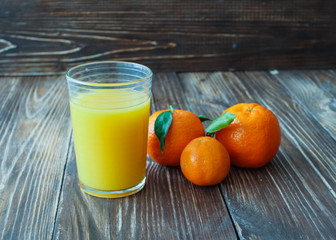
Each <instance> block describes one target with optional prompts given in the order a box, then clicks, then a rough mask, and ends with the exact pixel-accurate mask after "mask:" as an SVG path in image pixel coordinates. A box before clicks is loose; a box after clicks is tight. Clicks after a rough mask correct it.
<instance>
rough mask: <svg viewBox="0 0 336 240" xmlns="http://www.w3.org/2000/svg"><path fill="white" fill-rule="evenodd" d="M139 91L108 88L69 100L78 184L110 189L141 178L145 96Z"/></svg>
mask: <svg viewBox="0 0 336 240" xmlns="http://www.w3.org/2000/svg"><path fill="white" fill-rule="evenodd" d="M144 95H145V93H143V92H133V91H130V90H127V89H114V90H105V91H100V92H95V93H92V94H81V96H80V97H79V98H76V99H75V100H73V99H70V110H71V118H72V124H73V133H74V140H75V151H76V159H77V160H76V161H77V169H78V178H79V181H80V183H81V184H82V185H84V186H86V187H89V188H91V189H97V190H99V191H116V190H123V189H128V188H131V187H133V186H136V185H137V184H139V183H140V182H141V181H143V180H144V179H145V174H146V157H147V153H146V144H147V131H148V117H149V109H150V98H149V97H147V96H144ZM112 102H113V105H112V104H111V103H112ZM84 191H85V188H84ZM96 195H97V196H99V194H96Z"/></svg>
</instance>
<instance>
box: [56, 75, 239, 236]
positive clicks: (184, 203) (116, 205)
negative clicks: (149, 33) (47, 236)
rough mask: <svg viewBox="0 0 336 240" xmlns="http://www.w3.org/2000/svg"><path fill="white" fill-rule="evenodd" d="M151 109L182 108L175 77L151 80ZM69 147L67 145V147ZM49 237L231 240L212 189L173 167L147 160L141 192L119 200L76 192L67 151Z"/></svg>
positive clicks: (226, 219)
mask: <svg viewBox="0 0 336 240" xmlns="http://www.w3.org/2000/svg"><path fill="white" fill-rule="evenodd" d="M153 89H155V91H153V104H152V111H156V110H157V109H163V108H167V107H168V106H169V104H172V105H174V106H175V107H176V108H183V109H185V108H186V107H187V106H186V105H185V99H183V97H181V96H182V89H181V86H180V85H179V81H178V79H177V77H176V74H173V73H171V74H157V75H155V76H154V80H153ZM72 146H73V145H72ZM54 238H55V239H221V238H225V239H237V236H236V233H235V229H234V227H233V225H232V222H231V219H230V216H229V214H228V212H227V209H226V205H225V202H224V201H223V198H222V196H221V193H220V189H219V187H218V186H214V187H209V188H206V187H196V186H194V185H193V184H191V183H190V182H188V180H186V179H185V178H184V177H183V175H182V172H181V171H180V169H179V168H176V167H164V166H161V165H158V164H156V163H155V162H153V161H152V160H151V159H148V160H147V183H146V186H145V188H144V189H142V190H141V191H140V192H139V193H137V194H135V195H132V196H130V197H126V198H121V199H111V200H106V199H99V198H95V197H91V196H88V195H86V194H84V193H82V192H81V190H80V189H79V186H78V183H77V172H76V164H75V154H74V150H73V147H72V148H71V153H70V155H69V160H68V165H67V169H66V171H65V179H64V185H63V189H62V195H61V198H60V204H59V209H58V214H57V220H56V225H55V231H54Z"/></svg>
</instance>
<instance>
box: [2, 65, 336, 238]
mask: <svg viewBox="0 0 336 240" xmlns="http://www.w3.org/2000/svg"><path fill="white" fill-rule="evenodd" d="M335 94H336V71H335V70H319V71H279V72H276V71H271V72H268V71H254V72H243V71H242V72H220V71H217V72H203V73H200V72H187V73H177V72H167V73H155V74H154V79H153V101H152V105H151V111H152V112H154V111H156V110H159V109H163V108H167V107H168V106H169V105H173V106H174V107H175V108H176V109H178V108H181V109H188V110H191V111H193V112H195V113H196V114H205V115H208V116H210V117H216V116H218V115H219V114H221V113H222V111H223V110H224V109H225V108H227V107H229V106H231V105H233V104H236V103H239V102H258V103H260V104H261V105H264V106H266V107H268V108H269V109H271V110H272V111H273V112H274V113H275V114H276V115H277V116H278V118H279V121H280V125H281V129H282V142H281V146H280V150H279V152H278V154H277V155H276V157H275V158H274V159H273V161H272V162H271V163H270V164H268V165H267V166H265V167H262V168H259V169H240V168H236V167H232V168H231V170H230V173H229V175H228V177H227V178H226V179H225V180H224V181H223V182H222V183H220V184H219V185H217V186H213V187H198V186H195V185H193V184H192V183H190V182H189V181H188V180H186V179H185V178H184V177H183V175H182V173H181V171H180V169H179V168H178V167H164V166H160V165H158V164H156V163H154V162H153V161H152V160H151V159H150V158H148V160H147V183H146V186H145V188H144V189H143V190H142V191H141V192H139V193H137V194H135V195H133V196H130V197H126V198H121V199H99V198H95V197H91V196H88V195H86V194H84V193H83V192H81V190H80V189H79V186H78V182H77V172H76V162H75V153H74V147H73V138H72V127H71V119H70V114H69V106H68V94H67V88H66V81H65V79H64V76H63V75H58V76H34V77H1V78H0V101H1V105H0V151H1V156H0V166H1V167H0V226H1V227H0V238H1V239H109V238H112V239H335V238H336V225H335V223H336V214H335V212H336V194H335V189H336V181H335V179H336V178H335V177H336V164H335V163H336V152H335V149H336V144H335V141H336V100H335Z"/></svg>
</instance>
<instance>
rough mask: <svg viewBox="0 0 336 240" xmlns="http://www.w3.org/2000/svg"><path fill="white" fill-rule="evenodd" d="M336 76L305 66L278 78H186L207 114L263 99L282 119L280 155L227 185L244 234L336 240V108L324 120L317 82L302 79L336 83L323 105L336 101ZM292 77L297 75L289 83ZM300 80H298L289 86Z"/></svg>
mask: <svg viewBox="0 0 336 240" xmlns="http://www.w3.org/2000/svg"><path fill="white" fill-rule="evenodd" d="M280 73H281V72H280ZM334 74H335V72H334V71H329V72H313V74H311V72H302V71H300V74H295V72H294V73H293V72H284V73H281V74H279V75H277V76H273V75H272V74H268V73H266V72H250V73H244V72H237V73H222V72H215V73H195V74H191V73H189V74H180V75H179V77H180V78H181V81H182V85H183V86H184V89H186V91H185V94H186V98H187V99H192V101H191V105H190V107H191V109H192V110H194V109H195V110H196V111H199V109H200V108H202V107H201V106H206V107H205V108H203V110H204V111H205V113H207V114H209V115H210V116H212V117H214V116H216V115H217V116H218V115H219V114H221V113H222V112H223V111H224V110H225V108H226V107H228V106H230V105H233V104H235V103H238V102H258V103H260V104H261V105H264V106H266V107H268V108H269V109H271V110H272V111H273V112H274V113H275V114H276V115H277V116H278V118H279V121H280V125H281V129H282V143H281V147H280V150H279V152H278V154H277V156H276V157H275V159H274V160H273V161H272V162H271V163H270V164H268V165H267V166H266V167H264V168H260V169H239V168H235V167H232V168H231V170H230V173H229V175H228V177H227V178H226V179H225V180H224V181H223V183H222V184H221V188H222V192H223V195H224V198H225V201H226V203H227V206H228V209H229V212H230V214H231V216H232V219H233V221H234V224H235V227H236V230H237V232H238V236H239V238H240V239H334V238H335V237H336V227H335V224H334V223H335V221H336V217H335V214H334V212H335V210H336V194H335V189H336V181H335V179H336V167H335V166H336V165H335V161H336V154H335V147H336V143H335V133H334V132H333V129H331V128H330V126H335V124H336V119H335V118H332V117H329V118H327V116H333V115H334V114H335V110H334V109H333V108H328V107H324V108H323V110H324V111H326V112H325V113H324V116H325V117H324V120H325V122H326V121H327V119H328V121H327V122H328V124H326V125H325V124H323V123H322V124H321V123H320V121H318V117H316V112H317V111H316V110H313V111H312V110H310V104H309V103H310V102H311V101H314V99H315V98H314V95H307V94H306V93H307V92H310V91H311V89H315V90H316V88H315V87H316V83H314V82H313V81H301V80H300V79H302V78H304V79H312V78H314V76H315V77H316V76H324V77H320V78H319V79H321V80H319V81H318V82H323V81H324V82H325V79H326V78H328V79H329V81H328V80H327V83H328V84H329V85H331V86H332V87H331V88H327V89H328V90H326V89H325V88H322V87H321V86H320V91H321V92H322V94H321V95H322V96H323V98H322V99H323V102H332V101H333V100H334V98H335V94H333V93H332V91H330V89H333V87H334V86H335V75H334ZM288 76H291V77H292V78H291V79H287V80H285V79H286V78H288ZM296 79H299V80H298V82H297V83H292V85H289V86H288V85H286V84H287V83H289V82H290V80H294V81H295V82H296ZM322 79H324V80H322ZM282 81H283V82H282ZM325 83H326V82H325ZM328 84H327V86H329V85H328ZM289 89H290V90H289ZM302 96H306V99H304V98H302ZM308 99H309V101H308ZM315 104H317V105H319V104H320V103H315ZM321 104H322V103H321ZM315 106H316V105H315Z"/></svg>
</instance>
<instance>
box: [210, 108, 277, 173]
mask: <svg viewBox="0 0 336 240" xmlns="http://www.w3.org/2000/svg"><path fill="white" fill-rule="evenodd" d="M225 112H230V113H232V114H236V118H235V120H234V121H233V122H232V123H231V124H230V125H229V126H227V127H225V128H223V129H221V130H219V131H218V132H216V139H218V140H219V141H220V142H221V143H222V144H223V145H224V146H225V147H226V149H227V150H228V152H229V154H230V158H231V163H232V164H233V165H235V166H237V167H243V168H259V167H262V166H264V165H266V164H267V163H269V162H270V161H271V160H272V159H273V158H274V156H275V155H276V153H277V152H278V149H279V146H280V142H281V131H280V126H279V122H278V119H277V117H276V116H275V114H274V113H273V112H272V111H270V110H269V109H267V108H265V107H263V106H261V105H259V104H257V103H240V104H236V105H234V106H232V107H230V108H228V109H226V110H225V111H224V113H225ZM224 113H223V114H224Z"/></svg>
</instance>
